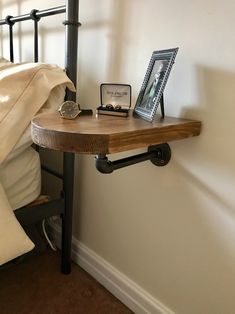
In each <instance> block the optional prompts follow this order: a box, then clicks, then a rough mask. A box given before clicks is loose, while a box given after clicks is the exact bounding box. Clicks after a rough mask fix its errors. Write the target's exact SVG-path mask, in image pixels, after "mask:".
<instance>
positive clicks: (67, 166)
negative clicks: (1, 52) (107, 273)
mask: <svg viewBox="0 0 235 314" xmlns="http://www.w3.org/2000/svg"><path fill="white" fill-rule="evenodd" d="M78 7H79V1H77V0H67V1H66V5H65V6H60V7H56V8H50V9H45V10H41V11H38V10H34V9H33V10H32V11H31V12H30V13H28V14H24V15H20V16H14V17H13V16H7V17H6V18H5V19H4V20H0V26H1V25H5V27H8V29H9V45H10V49H9V51H10V58H9V59H10V62H8V61H6V60H5V59H0V90H1V92H0V264H4V263H7V262H9V261H10V260H12V259H15V258H17V257H18V256H21V255H22V254H25V253H27V252H29V251H30V250H32V249H33V247H34V244H33V242H32V241H31V239H30V238H29V237H28V236H27V235H26V233H25V232H24V229H23V228H22V227H25V226H27V225H32V224H35V223H37V222H38V221H42V220H43V219H45V218H47V217H50V216H56V215H57V216H60V217H61V220H62V237H61V271H62V273H64V274H69V273H70V271H71V265H70V264H71V238H72V196H73V178H74V154H73V153H64V156H63V173H62V174H61V173H58V172H57V171H55V170H54V169H50V168H49V167H47V166H46V165H40V158H39V154H38V152H37V151H38V149H36V150H35V149H33V148H32V146H31V144H32V140H31V133H30V120H31V119H32V118H33V117H34V116H35V115H36V114H37V113H39V112H40V111H46V112H48V111H55V110H57V109H58V107H59V106H60V104H61V103H62V102H63V101H64V98H65V100H72V101H76V93H75V87H76V79H77V76H76V75H77V37H78V26H79V22H78ZM62 13H65V14H66V18H65V21H63V24H64V25H65V32H66V43H65V69H66V73H65V71H63V70H62V69H60V68H59V67H57V66H54V65H48V64H41V63H38V24H39V21H40V19H41V18H44V17H47V16H50V15H55V14H62ZM30 19H31V20H32V21H33V25H34V60H33V61H34V62H31V63H30V62H29V63H24V64H15V63H14V42H13V31H14V24H15V23H18V22H23V21H25V20H30ZM15 82H17V84H18V85H17V84H16V83H15ZM13 83H14V86H16V87H14V89H12V88H10V89H9V86H12V84H13ZM15 84H16V85H15ZM22 90H24V92H22ZM65 92H66V94H65ZM35 95H37V97H36V96H35ZM64 96H65V97H64ZM32 99H34V102H33V104H32ZM35 99H36V100H35ZM30 100H31V101H30ZM16 130H17V131H16ZM41 167H42V169H44V170H45V171H47V172H49V173H50V174H52V175H54V176H56V177H57V178H58V179H60V180H62V183H63V190H62V191H61V197H59V198H57V199H52V200H50V201H48V202H46V203H44V204H38V205H32V206H31V205H28V204H31V202H32V201H34V200H35V199H36V198H37V197H38V196H39V194H40V190H41Z"/></svg>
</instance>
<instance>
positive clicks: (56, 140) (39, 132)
mask: <svg viewBox="0 0 235 314" xmlns="http://www.w3.org/2000/svg"><path fill="white" fill-rule="evenodd" d="M200 131H201V122H200V121H195V120H187V119H179V118H172V117H165V118H164V119H162V118H161V117H157V118H156V119H155V120H154V121H153V122H151V123H150V122H147V121H144V120H142V119H139V118H136V117H133V116H132V115H131V114H130V116H129V117H127V118H124V117H112V116H105V115H98V116H96V115H93V116H81V117H78V118H77V119H75V120H65V119H61V118H60V117H59V115H58V114H57V113H49V114H41V115H38V116H37V117H35V118H34V119H33V121H32V137H33V141H34V142H35V143H36V144H38V145H39V146H43V147H47V148H51V149H55V150H60V151H63V152H71V153H78V154H92V155H97V157H96V167H97V169H98V170H99V171H100V172H102V173H112V172H113V171H114V170H116V169H119V168H123V167H126V166H129V165H132V164H136V163H139V162H142V161H146V160H150V161H151V162H152V163H154V164H155V165H157V166H164V165H166V164H167V163H168V162H169V160H170V157H171V150H170V147H169V145H168V144H167V142H170V141H174V140H180V139H184V138H188V137H192V136H197V135H199V134H200ZM143 147H148V151H147V152H146V153H142V154H139V155H134V156H130V157H126V158H123V159H120V160H115V161H109V160H108V158H107V156H106V155H108V154H113V153H118V152H125V151H129V150H132V149H137V148H143Z"/></svg>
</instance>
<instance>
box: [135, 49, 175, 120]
mask: <svg viewBox="0 0 235 314" xmlns="http://www.w3.org/2000/svg"><path fill="white" fill-rule="evenodd" d="M178 50H179V48H178V47H177V48H171V49H165V50H158V51H153V53H152V56H151V59H150V62H149V65H148V68H147V71H146V74H145V77H144V81H143V83H142V86H141V89H140V92H139V95H138V98H137V101H136V105H135V108H134V115H137V116H139V117H140V118H143V119H144V120H147V121H150V122H152V121H153V119H154V116H155V114H156V111H157V108H158V106H159V104H160V103H161V110H162V117H164V104H163V91H164V89H165V86H166V83H167V80H168V77H169V75H170V72H171V69H172V66H173V64H174V61H175V57H176V55H177V52H178Z"/></svg>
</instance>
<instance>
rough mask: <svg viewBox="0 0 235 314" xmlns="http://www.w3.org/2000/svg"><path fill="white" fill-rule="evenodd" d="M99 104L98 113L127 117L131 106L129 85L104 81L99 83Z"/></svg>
mask: <svg viewBox="0 0 235 314" xmlns="http://www.w3.org/2000/svg"><path fill="white" fill-rule="evenodd" d="M100 99H101V106H99V107H98V108H97V113H98V114H105V115H111V116H119V117H127V116H128V113H129V110H130V107H131V85H128V84H112V83H106V84H101V85H100Z"/></svg>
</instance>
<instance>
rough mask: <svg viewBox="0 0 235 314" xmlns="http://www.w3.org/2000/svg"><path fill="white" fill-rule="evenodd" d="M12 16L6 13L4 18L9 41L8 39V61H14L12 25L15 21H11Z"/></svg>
mask: <svg viewBox="0 0 235 314" xmlns="http://www.w3.org/2000/svg"><path fill="white" fill-rule="evenodd" d="M11 18H12V16H11V15H8V16H7V17H6V19H5V22H6V24H7V25H9V41H10V61H11V62H14V47H13V25H14V24H15V22H12V21H11Z"/></svg>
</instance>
